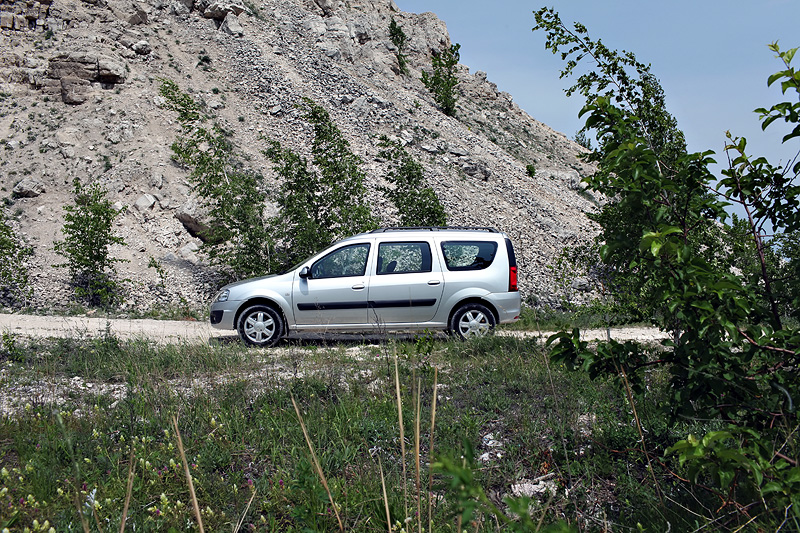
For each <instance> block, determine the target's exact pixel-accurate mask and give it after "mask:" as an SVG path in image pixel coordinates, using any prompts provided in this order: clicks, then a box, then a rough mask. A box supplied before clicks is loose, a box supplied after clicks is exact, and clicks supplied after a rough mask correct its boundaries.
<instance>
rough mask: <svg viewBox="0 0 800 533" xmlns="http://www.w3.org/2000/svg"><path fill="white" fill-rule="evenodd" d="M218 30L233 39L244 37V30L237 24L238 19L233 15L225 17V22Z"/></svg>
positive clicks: (229, 14)
mask: <svg viewBox="0 0 800 533" xmlns="http://www.w3.org/2000/svg"><path fill="white" fill-rule="evenodd" d="M219 29H220V31H224V32H225V33H227V34H228V35H233V36H234V37H241V36H242V35H244V28H242V25H241V24H240V23H239V17H237V16H236V15H235V14H233V13H228V14H227V15H225V20H223V21H222V24H220V27H219Z"/></svg>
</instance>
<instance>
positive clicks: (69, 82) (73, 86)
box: [61, 76, 91, 105]
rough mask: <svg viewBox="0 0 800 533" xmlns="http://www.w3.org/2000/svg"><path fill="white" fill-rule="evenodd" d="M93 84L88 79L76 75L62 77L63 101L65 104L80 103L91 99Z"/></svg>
mask: <svg viewBox="0 0 800 533" xmlns="http://www.w3.org/2000/svg"><path fill="white" fill-rule="evenodd" d="M90 88H91V85H90V84H89V82H88V81H87V80H84V79H81V78H78V77H76V76H64V77H63V78H61V101H62V102H64V103H65V104H71V105H79V104H82V103H84V102H85V101H86V100H88V99H89V90H90Z"/></svg>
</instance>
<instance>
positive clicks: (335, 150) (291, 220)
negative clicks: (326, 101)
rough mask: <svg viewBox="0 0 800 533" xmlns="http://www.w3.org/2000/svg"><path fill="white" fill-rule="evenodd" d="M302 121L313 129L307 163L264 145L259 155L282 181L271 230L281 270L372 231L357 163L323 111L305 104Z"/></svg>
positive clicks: (274, 145) (273, 143)
mask: <svg viewBox="0 0 800 533" xmlns="http://www.w3.org/2000/svg"><path fill="white" fill-rule="evenodd" d="M301 109H302V110H303V118H304V119H305V120H307V121H308V122H309V123H310V124H311V125H312V126H313V129H314V141H313V143H312V148H311V154H312V160H313V166H312V165H310V164H309V161H308V160H307V159H306V158H304V157H301V156H299V155H297V154H296V153H294V152H292V151H291V150H288V149H285V148H283V147H282V146H281V144H280V143H279V142H278V141H275V140H272V141H269V146H268V148H267V149H266V150H265V151H264V154H265V155H266V156H267V157H268V158H269V159H270V160H272V162H273V163H275V167H274V169H275V171H276V172H277V174H278V175H279V176H280V177H281V178H282V179H283V183H282V185H281V188H280V192H279V194H278V195H277V197H276V199H275V200H276V202H277V203H278V206H279V208H280V212H279V214H278V216H277V218H276V219H275V220H273V227H274V228H275V235H276V239H277V243H278V247H279V258H278V260H279V262H280V264H281V265H283V266H284V267H288V266H290V265H292V264H295V263H296V262H298V261H301V260H303V259H305V258H306V257H308V256H310V255H312V254H314V253H316V252H318V251H320V250H321V249H323V248H324V247H326V246H328V245H329V244H331V243H333V242H334V241H336V240H339V239H342V238H344V237H346V236H349V235H352V234H354V233H358V232H362V231H367V230H370V229H373V228H375V227H377V221H376V219H375V218H374V217H373V216H372V213H371V212H370V209H369V206H368V204H367V203H366V192H367V190H366V187H365V185H364V180H365V175H364V172H363V171H362V170H361V165H362V161H361V158H360V157H358V156H357V155H355V154H354V153H353V152H352V151H351V150H350V143H348V142H347V139H345V138H344V136H343V135H342V132H341V131H340V130H339V129H338V128H337V127H336V125H335V124H334V123H333V121H332V120H331V117H330V115H329V114H328V112H327V111H325V109H324V108H323V107H322V106H320V105H318V104H316V103H314V102H313V101H312V100H310V99H307V98H306V99H304V100H303V103H302V104H301Z"/></svg>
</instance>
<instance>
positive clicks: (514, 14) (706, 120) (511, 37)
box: [395, 0, 800, 164]
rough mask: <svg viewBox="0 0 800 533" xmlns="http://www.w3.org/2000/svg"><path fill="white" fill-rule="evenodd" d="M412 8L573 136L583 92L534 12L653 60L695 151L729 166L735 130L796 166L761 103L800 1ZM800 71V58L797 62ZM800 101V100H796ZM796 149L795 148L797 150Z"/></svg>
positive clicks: (596, 0) (590, 0) (766, 101)
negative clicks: (433, 17) (564, 70)
mask: <svg viewBox="0 0 800 533" xmlns="http://www.w3.org/2000/svg"><path fill="white" fill-rule="evenodd" d="M395 3H396V4H397V6H398V7H399V8H400V9H401V10H403V11H409V12H413V13H422V12H425V11H432V12H434V13H436V14H437V15H438V16H439V18H440V19H442V20H443V21H445V23H446V24H447V28H448V30H449V32H450V37H451V39H452V40H453V42H458V43H461V63H462V64H464V65H467V66H469V67H470V71H471V72H475V71H477V70H482V71H485V72H486V73H487V75H488V78H489V80H490V81H492V82H494V83H496V84H497V85H498V87H499V89H500V90H503V91H506V92H508V93H510V94H511V95H512V96H513V97H514V101H515V102H517V104H519V106H520V107H522V108H523V109H525V110H526V111H527V112H528V113H529V114H530V115H531V116H533V117H534V118H536V119H537V120H540V121H542V122H544V123H546V124H547V125H549V126H551V127H552V128H554V129H556V130H558V131H561V132H563V133H565V134H566V135H567V136H568V137H573V136H574V134H575V132H576V131H577V130H578V129H579V128H580V127H581V125H582V123H581V121H580V119H578V116H577V115H578V112H579V110H580V108H581V107H582V105H583V101H582V99H581V98H580V96H573V97H571V98H567V97H566V95H565V94H564V91H563V90H564V89H565V88H566V87H568V86H569V85H571V82H570V80H566V79H564V80H562V79H559V77H558V76H559V71H560V68H561V61H560V60H559V58H558V57H557V56H554V55H552V54H551V53H550V52H549V51H547V50H545V49H544V41H545V36H544V33H542V32H536V33H534V32H532V31H531V28H533V26H534V19H533V14H532V12H533V11H535V10H537V9H539V8H540V7H543V6H549V7H554V8H555V9H556V11H558V12H559V13H560V15H561V19H562V20H563V21H564V22H566V23H569V24H571V23H572V22H574V21H578V22H581V23H583V24H585V25H586V26H587V27H588V29H589V34H590V36H591V37H592V38H593V39H598V38H599V39H601V40H602V41H603V42H604V43H605V44H606V45H607V46H608V47H609V48H612V49H618V50H622V49H625V50H629V51H632V52H634V53H635V54H636V57H637V59H638V60H639V61H641V62H643V63H650V64H651V70H652V72H653V74H655V75H656V76H657V77H658V78H659V80H660V81H661V84H662V86H663V88H664V91H665V93H666V97H667V106H668V109H669V110H670V112H671V113H672V114H673V115H674V116H675V117H676V118H677V120H678V125H679V127H680V128H681V129H682V130H683V131H684V133H685V134H686V139H687V142H688V144H689V150H690V151H702V150H708V149H711V150H714V151H715V152H717V154H718V157H717V160H718V161H720V162H721V160H722V157H721V153H722V147H723V145H724V142H725V131H726V130H730V131H731V132H732V133H734V134H735V135H739V136H743V137H747V139H748V146H749V147H750V148H751V149H750V152H752V153H758V154H761V155H766V156H767V157H768V158H770V160H771V162H773V164H777V163H778V160H779V159H780V160H781V162H786V159H787V158H788V157H790V156H793V155H794V153H796V151H797V143H796V141H795V144H794V145H792V146H791V147H789V146H787V147H781V146H780V139H781V137H782V136H783V134H784V133H786V131H788V130H787V129H786V128H784V127H783V125H782V124H778V123H775V124H773V125H772V126H771V127H770V128H769V129H768V130H767V132H766V133H762V131H761V128H760V124H759V122H758V115H757V114H756V113H753V110H754V109H755V108H757V107H769V106H770V105H772V104H773V103H775V102H777V101H779V100H778V98H780V97H781V94H780V89H779V88H777V86H774V87H772V88H771V89H768V88H767V83H766V80H767V77H768V76H769V75H770V74H772V73H773V72H776V71H778V70H781V69H782V67H783V65H782V63H780V62H779V61H778V60H777V59H776V58H775V57H774V54H773V52H771V51H770V50H768V49H767V46H766V45H767V44H769V43H770V42H773V41H776V40H777V41H779V43H780V44H781V48H783V49H788V48H793V47H798V46H800V32H799V31H798V27H800V1H798V0H758V1H756V0H726V1H721V0H693V1H687V0H661V1H659V2H653V1H651V0H618V1H617V0H554V1H551V2H549V3H541V4H540V3H535V2H528V1H524V0H495V1H493V2H492V1H487V0H481V1H479V0H395ZM796 63H797V65H796V66H797V68H800V55H798V58H797V61H796ZM795 97H796V96H795ZM792 147H793V148H794V150H792V149H790V148H792Z"/></svg>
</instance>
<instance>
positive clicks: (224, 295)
mask: <svg viewBox="0 0 800 533" xmlns="http://www.w3.org/2000/svg"><path fill="white" fill-rule="evenodd" d="M230 295H231V291H229V290H228V289H225V290H224V291H220V293H219V294H217V297H216V298H214V301H215V302H227V301H228V296H230Z"/></svg>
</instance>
